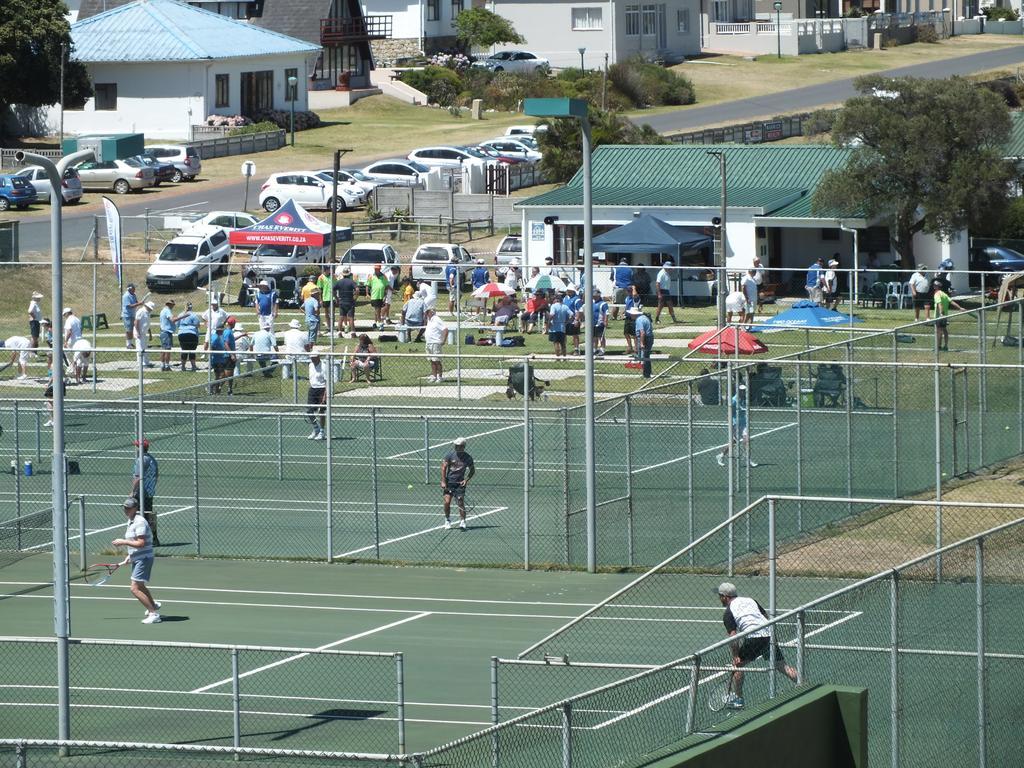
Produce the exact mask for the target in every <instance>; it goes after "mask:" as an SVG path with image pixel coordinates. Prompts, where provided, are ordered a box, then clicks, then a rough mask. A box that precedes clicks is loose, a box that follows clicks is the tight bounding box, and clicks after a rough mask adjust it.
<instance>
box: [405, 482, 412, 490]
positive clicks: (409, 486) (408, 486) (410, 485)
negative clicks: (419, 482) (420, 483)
mask: <svg viewBox="0 0 1024 768" xmlns="http://www.w3.org/2000/svg"><path fill="white" fill-rule="evenodd" d="M405 487H406V488H408V489H409V490H410V491H411V490H412V484H411V483H410V484H409V485H407V486H405Z"/></svg>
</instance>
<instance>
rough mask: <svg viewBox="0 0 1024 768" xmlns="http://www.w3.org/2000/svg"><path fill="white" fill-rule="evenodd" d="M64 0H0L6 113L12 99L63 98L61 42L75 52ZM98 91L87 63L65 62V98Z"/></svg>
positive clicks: (0, 97) (35, 103) (0, 84)
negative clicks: (85, 64) (92, 83)
mask: <svg viewBox="0 0 1024 768" xmlns="http://www.w3.org/2000/svg"><path fill="white" fill-rule="evenodd" d="M67 10H68V9H67V6H66V5H64V3H63V2H62V1H61V0H0V115H4V114H6V113H7V110H8V108H9V107H10V106H11V105H12V104H24V105H26V106H30V107H42V106H45V105H47V104H55V103H57V102H58V101H60V60H61V46H62V45H63V47H64V51H65V52H67V55H69V56H70V51H71V48H72V44H71V28H70V26H69V25H68V21H67V17H66V16H65V14H66V13H67ZM91 92H92V89H91V87H90V85H89V78H88V74H87V73H86V71H85V67H84V66H83V65H82V64H80V63H78V62H76V61H68V62H67V63H66V64H65V66H64V103H65V105H78V104H81V103H82V102H83V101H84V99H86V98H87V97H88V96H89V95H90V94H91Z"/></svg>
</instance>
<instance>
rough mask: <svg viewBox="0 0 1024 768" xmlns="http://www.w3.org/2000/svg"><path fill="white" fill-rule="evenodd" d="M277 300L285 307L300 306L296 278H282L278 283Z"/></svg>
mask: <svg viewBox="0 0 1024 768" xmlns="http://www.w3.org/2000/svg"><path fill="white" fill-rule="evenodd" d="M277 300H278V303H280V305H281V306H283V307H292V308H295V307H297V306H299V294H298V291H296V289H295V278H294V277H282V278H280V279H279V280H278V281H277Z"/></svg>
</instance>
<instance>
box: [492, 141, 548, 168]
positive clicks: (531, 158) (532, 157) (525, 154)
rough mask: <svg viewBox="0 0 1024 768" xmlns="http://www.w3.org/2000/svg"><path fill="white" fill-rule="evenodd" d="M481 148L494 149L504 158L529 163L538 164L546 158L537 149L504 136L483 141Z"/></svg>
mask: <svg viewBox="0 0 1024 768" xmlns="http://www.w3.org/2000/svg"><path fill="white" fill-rule="evenodd" d="M480 146H481V147H488V148H490V149H493V150H494V151H495V152H497V153H498V154H499V155H501V156H502V157H510V158H516V159H519V160H525V161H528V162H537V161H539V160H540V159H541V158H543V157H544V155H543V154H542V153H541V152H539V151H538V150H537V149H536V147H531V146H530V145H529V144H527V143H526V142H523V141H519V140H518V139H514V138H511V137H508V136H503V137H502V138H499V139H487V141H481V142H480Z"/></svg>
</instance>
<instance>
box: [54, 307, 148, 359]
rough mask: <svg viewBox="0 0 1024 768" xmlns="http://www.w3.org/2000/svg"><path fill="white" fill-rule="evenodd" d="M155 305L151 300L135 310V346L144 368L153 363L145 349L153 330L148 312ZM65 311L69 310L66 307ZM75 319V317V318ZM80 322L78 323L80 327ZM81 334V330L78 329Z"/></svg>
mask: <svg viewBox="0 0 1024 768" xmlns="http://www.w3.org/2000/svg"><path fill="white" fill-rule="evenodd" d="M154 308H155V305H154V304H153V302H152V301H146V302H143V304H142V306H141V307H139V308H138V309H137V310H135V348H136V349H137V350H138V351H139V359H140V361H141V365H143V366H145V367H146V368H153V367H154V365H155V364H154V363H151V362H149V358H148V357H147V356H146V350H147V349H149V342H150V341H152V339H153V330H152V328H150V319H149V313H150V312H152V311H153V309H154ZM64 311H65V312H70V311H71V310H69V309H66V310H64ZM75 319H76V320H77V318H75ZM81 325H82V324H81V323H79V324H78V327H79V329H81ZM79 335H81V330H79Z"/></svg>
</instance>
